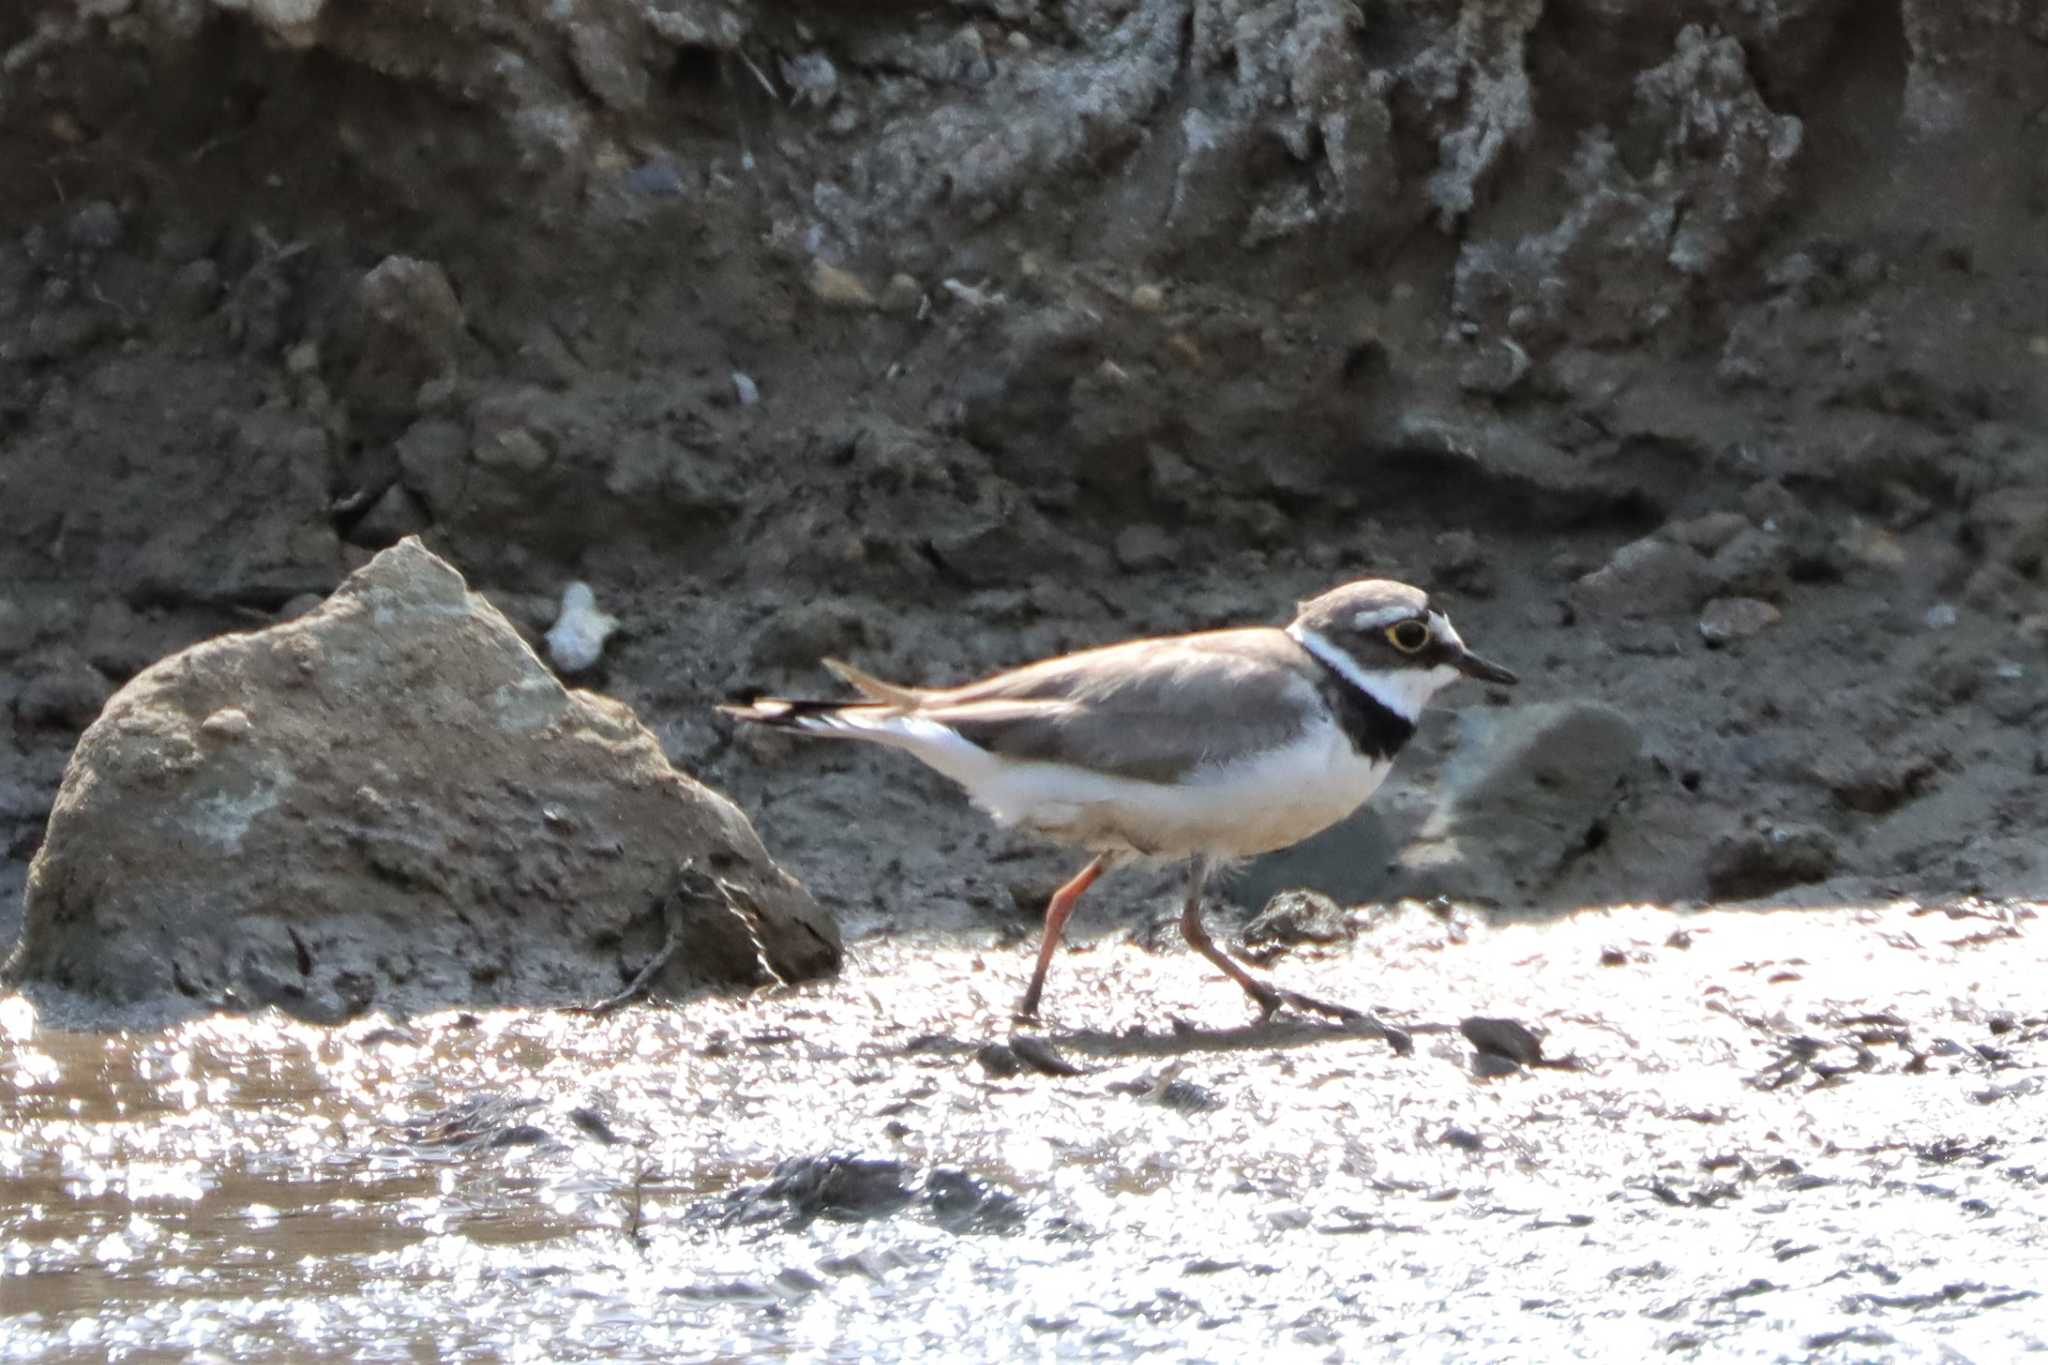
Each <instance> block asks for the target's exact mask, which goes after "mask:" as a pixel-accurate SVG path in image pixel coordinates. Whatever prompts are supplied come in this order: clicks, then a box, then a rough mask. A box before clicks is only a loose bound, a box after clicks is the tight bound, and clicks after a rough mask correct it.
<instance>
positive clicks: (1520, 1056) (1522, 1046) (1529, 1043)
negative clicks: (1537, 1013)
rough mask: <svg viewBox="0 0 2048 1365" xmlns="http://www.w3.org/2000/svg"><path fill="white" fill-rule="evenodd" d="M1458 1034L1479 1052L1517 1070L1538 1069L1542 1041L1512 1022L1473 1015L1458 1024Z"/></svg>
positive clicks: (1521, 1025)
mask: <svg viewBox="0 0 2048 1365" xmlns="http://www.w3.org/2000/svg"><path fill="white" fill-rule="evenodd" d="M1458 1032H1460V1033H1462V1034H1464V1035H1465V1041H1466V1042H1468V1043H1470V1044H1472V1046H1473V1048H1474V1049H1476V1050H1477V1051H1479V1052H1482V1053H1486V1054H1489V1055H1491V1056H1495V1057H1505V1058H1506V1059H1507V1060H1509V1061H1511V1062H1515V1063H1517V1064H1519V1065H1521V1066H1539V1065H1541V1064H1542V1062H1543V1039H1542V1038H1540V1037H1538V1036H1537V1034H1536V1032H1535V1031H1534V1030H1533V1029H1531V1028H1530V1027H1529V1026H1528V1025H1526V1024H1523V1023H1520V1022H1518V1021H1516V1020H1513V1019H1490V1018H1487V1017H1486V1016H1484V1015H1476V1014H1475V1015H1473V1016H1472V1017H1471V1018H1469V1019H1463V1020H1460V1021H1459V1023H1458Z"/></svg>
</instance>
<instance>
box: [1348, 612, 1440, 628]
mask: <svg viewBox="0 0 2048 1365" xmlns="http://www.w3.org/2000/svg"><path fill="white" fill-rule="evenodd" d="M1434 614H1435V613H1433V612H1432V613H1431V615H1434ZM1414 615H1415V608H1413V607H1381V608H1380V609H1379V610H1378V611H1362V612H1360V613H1358V615H1356V616H1354V617H1352V618H1351V628H1352V629H1353V630H1378V629H1379V628H1380V627H1381V626H1391V625H1393V624H1394V622H1396V621H1406V620H1409V619H1411V618H1412V617H1414Z"/></svg>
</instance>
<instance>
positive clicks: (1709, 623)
mask: <svg viewBox="0 0 2048 1365" xmlns="http://www.w3.org/2000/svg"><path fill="white" fill-rule="evenodd" d="M1783 619H1784V613H1783V612H1781V611H1779V610H1778V609H1777V608H1776V607H1774V606H1772V605H1771V604H1770V603H1768V602H1765V601H1761V600H1759V599H1757V598H1754V597H1717V598H1715V599H1714V600H1713V601H1711V602H1709V603H1707V609H1706V610H1705V611H1703V612H1701V613H1700V636H1701V638H1703V639H1704V640H1706V642H1707V643H1708V644H1710V645H1720V644H1726V643H1728V642H1729V641H1730V640H1746V639H1748V638H1749V637H1750V636H1752V635H1755V634H1758V633H1759V632H1761V631H1765V630H1768V629H1770V628H1771V627H1772V626H1775V625H1776V624H1778V622H1779V621H1781V620H1783Z"/></svg>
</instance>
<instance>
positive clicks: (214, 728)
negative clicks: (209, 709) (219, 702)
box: [199, 706, 256, 741]
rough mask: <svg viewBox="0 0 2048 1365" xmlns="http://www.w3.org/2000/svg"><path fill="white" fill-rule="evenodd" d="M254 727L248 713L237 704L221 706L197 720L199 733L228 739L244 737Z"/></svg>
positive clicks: (246, 736)
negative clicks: (203, 718)
mask: <svg viewBox="0 0 2048 1365" xmlns="http://www.w3.org/2000/svg"><path fill="white" fill-rule="evenodd" d="M255 728H256V725H255V723H254V722H253V721H251V720H250V719H249V713H248V712H247V711H244V710H243V709H242V708H241V707H239V706H223V707H222V708H221V709H220V710H218V711H215V712H214V713H213V714H212V715H210V716H208V717H207V718H206V719H205V720H202V721H200V722H199V733H200V734H202V735H207V736H209V737H211V738H213V739H223V740H229V741H233V740H238V739H246V738H248V736H249V733H250V732H251V731H253V730H254V729H255Z"/></svg>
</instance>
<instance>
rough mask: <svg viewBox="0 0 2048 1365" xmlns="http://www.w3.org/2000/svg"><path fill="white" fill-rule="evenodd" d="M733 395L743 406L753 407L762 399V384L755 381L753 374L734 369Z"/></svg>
mask: <svg viewBox="0 0 2048 1365" xmlns="http://www.w3.org/2000/svg"><path fill="white" fill-rule="evenodd" d="M732 396H733V398H734V400H735V401H737V402H738V403H739V405H740V406H741V407H743V408H751V407H752V406H754V404H756V403H758V402H760V401H761V386H760V385H759V384H756V383H755V382H754V377H753V376H752V375H750V374H743V373H741V372H740V371H738V370H734V371H733V372H732Z"/></svg>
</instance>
